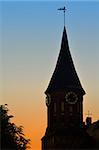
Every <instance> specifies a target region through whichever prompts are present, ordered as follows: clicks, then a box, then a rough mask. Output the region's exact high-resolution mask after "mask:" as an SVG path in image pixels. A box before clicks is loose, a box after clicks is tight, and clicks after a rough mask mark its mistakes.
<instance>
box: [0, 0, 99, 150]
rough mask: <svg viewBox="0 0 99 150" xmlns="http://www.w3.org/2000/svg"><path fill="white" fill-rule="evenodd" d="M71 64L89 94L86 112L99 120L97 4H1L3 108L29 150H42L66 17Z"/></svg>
mask: <svg viewBox="0 0 99 150" xmlns="http://www.w3.org/2000/svg"><path fill="white" fill-rule="evenodd" d="M64 5H65V6H66V8H67V12H66V29H67V34H68V40H69V46H70V51H71V54H72V58H73V61H74V64H75V67H76V70H77V73H78V76H79V78H80V81H81V83H82V85H83V88H84V89H85V91H86V96H84V119H85V117H86V114H87V112H88V110H90V112H91V113H92V117H93V121H95V120H97V119H99V2H98V1H55V0H54V1H47V0H46V1H40V0H39V1H21V2H19V1H15V2H14V1H0V11H1V12H0V61H1V62H0V93H1V95H0V103H1V104H5V103H7V104H8V108H9V109H10V114H12V115H14V122H15V123H16V124H17V125H23V126H24V131H25V133H26V135H27V136H28V137H29V138H30V139H31V144H32V146H31V148H32V149H35V150H36V149H37V150H40V146H41V145H40V144H41V141H40V139H41V137H42V136H43V135H44V132H45V128H46V106H45V95H44V91H45V90H46V88H47V86H48V83H49V81H50V78H51V75H52V73H53V71H54V68H55V64H56V61H57V57H58V54H59V50H60V44H61V38H62V32H63V13H62V12H58V11H57V8H60V7H63V6H64Z"/></svg>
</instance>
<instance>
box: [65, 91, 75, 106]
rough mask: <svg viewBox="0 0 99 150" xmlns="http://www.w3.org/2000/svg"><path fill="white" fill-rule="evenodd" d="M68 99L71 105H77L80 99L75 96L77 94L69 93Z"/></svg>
mask: <svg viewBox="0 0 99 150" xmlns="http://www.w3.org/2000/svg"><path fill="white" fill-rule="evenodd" d="M65 98H66V101H67V102H68V103H69V104H75V103H76V102H77V100H78V97H77V95H76V94H75V92H72V91H71V92H68V93H67V94H66V96H65Z"/></svg>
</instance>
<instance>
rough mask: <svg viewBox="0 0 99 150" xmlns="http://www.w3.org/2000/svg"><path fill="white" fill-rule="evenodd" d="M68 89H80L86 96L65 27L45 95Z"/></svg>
mask: <svg viewBox="0 0 99 150" xmlns="http://www.w3.org/2000/svg"><path fill="white" fill-rule="evenodd" d="M68 88H70V89H71V88H72V89H79V90H80V91H81V92H82V93H83V94H85V91H84V90H83V88H82V86H81V83H80V80H79V78H78V75H77V73H76V70H75V67H74V64H73V60H72V57H71V54H70V50H69V45H68V38H67V34H66V28H65V26H64V30H63V36H62V42H61V49H60V53H59V56H58V60H57V64H56V67H55V70H54V73H53V75H52V78H51V80H50V83H49V85H48V88H47V90H46V91H45V93H51V92H53V91H56V90H66V89H68Z"/></svg>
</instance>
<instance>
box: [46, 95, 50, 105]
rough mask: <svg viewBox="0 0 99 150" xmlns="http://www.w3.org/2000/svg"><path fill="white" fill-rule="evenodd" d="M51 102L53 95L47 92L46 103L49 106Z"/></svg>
mask: <svg viewBox="0 0 99 150" xmlns="http://www.w3.org/2000/svg"><path fill="white" fill-rule="evenodd" d="M50 103H51V96H50V94H47V96H46V105H47V106H49V105H50Z"/></svg>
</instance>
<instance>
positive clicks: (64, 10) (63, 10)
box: [58, 6, 66, 26]
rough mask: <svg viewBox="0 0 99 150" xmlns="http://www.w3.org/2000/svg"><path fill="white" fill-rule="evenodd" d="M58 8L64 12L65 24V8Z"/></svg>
mask: <svg viewBox="0 0 99 150" xmlns="http://www.w3.org/2000/svg"><path fill="white" fill-rule="evenodd" d="M58 10H63V12H64V26H65V11H66V8H65V6H64V7H63V8H59V9H58Z"/></svg>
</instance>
